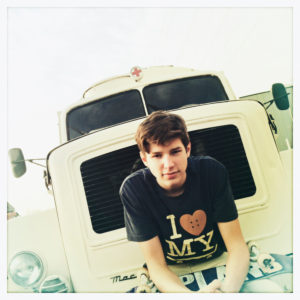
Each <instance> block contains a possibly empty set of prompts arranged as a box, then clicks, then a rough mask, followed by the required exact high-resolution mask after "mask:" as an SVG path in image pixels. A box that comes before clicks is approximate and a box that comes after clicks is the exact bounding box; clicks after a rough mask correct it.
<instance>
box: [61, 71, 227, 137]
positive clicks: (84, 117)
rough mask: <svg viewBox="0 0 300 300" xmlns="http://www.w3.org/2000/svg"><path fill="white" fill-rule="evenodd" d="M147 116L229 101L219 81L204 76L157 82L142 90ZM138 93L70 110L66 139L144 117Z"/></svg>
mask: <svg viewBox="0 0 300 300" xmlns="http://www.w3.org/2000/svg"><path fill="white" fill-rule="evenodd" d="M143 96H144V100H145V103H146V108H147V114H150V113H152V112H153V111H155V110H171V109H177V108H181V107H184V106H188V105H193V104H203V103H208V102H216V101H223V100H228V97H227V95H226V93H225V90H224V88H223V85H222V83H221V81H220V79H219V78H218V77H216V76H212V75H206V76H197V77H188V78H183V79H176V80H172V81H167V82H159V83H155V84H151V85H149V86H146V87H144V89H143ZM145 115H146V112H145V109H144V105H143V100H142V97H141V94H140V92H139V91H138V90H130V91H127V92H123V93H120V94H116V95H112V96H109V97H106V98H102V99H99V100H96V101H94V102H91V103H88V104H86V105H81V106H79V107H76V108H74V109H73V110H71V111H70V112H69V113H68V115H67V134H68V140H70V139H74V138H76V137H78V136H81V135H84V134H86V133H89V132H91V131H92V130H95V129H100V128H104V127H108V126H112V125H116V124H120V123H122V122H125V121H129V120H133V119H137V118H140V117H142V116H145Z"/></svg>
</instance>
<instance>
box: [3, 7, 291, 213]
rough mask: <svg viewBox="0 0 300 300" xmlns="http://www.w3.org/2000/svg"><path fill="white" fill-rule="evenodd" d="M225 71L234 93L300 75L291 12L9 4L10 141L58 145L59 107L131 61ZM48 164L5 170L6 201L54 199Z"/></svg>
mask: <svg viewBox="0 0 300 300" xmlns="http://www.w3.org/2000/svg"><path fill="white" fill-rule="evenodd" d="M170 64H171V65H174V66H183V67H192V68H195V69H199V70H214V71H223V72H224V73H225V76H226V77H227V78H228V80H229V83H230V84H231V86H232V88H233V90H234V92H235V94H236V95H237V96H244V95H249V94H255V93H258V92H262V91H267V90H270V88H271V86H272V84H273V83H275V82H282V83H284V84H285V85H291V84H293V11H292V8H288V7H273V8H272V7H265V8H263V7H261V8H230V7H228V8H221V7H216V8H204V7H193V8H183V7H179V8H172V7H169V8H159V7H157V8H146V7H144V8H129V7H128V8H119V7H115V8H109V7H104V8H103V7H91V8H89V7H77V8H76V7H74V8H72V7H66V8H62V7H61V8H59V7H57V8H47V7H40V8H38V7H10V8H9V9H8V13H7V146H8V148H16V147H18V148H22V150H23V153H24V155H25V158H45V157H46V156H47V153H48V152H49V151H50V150H51V149H53V148H54V147H56V146H58V145H59V134H58V125H57V124H58V118H57V112H58V111H62V110H64V109H65V108H66V107H68V106H69V105H71V104H72V103H74V102H76V101H78V100H80V98H81V96H82V94H83V92H84V91H85V90H86V89H87V88H88V87H89V86H91V85H92V84H94V83H95V82H97V81H100V80H103V79H106V78H108V77H111V76H114V75H121V74H126V73H128V72H129V71H130V69H131V67H133V66H135V65H139V66H141V67H149V66H157V65H170ZM42 174H43V168H41V167H38V166H35V165H32V164H27V173H26V174H25V175H23V177H21V178H14V177H13V175H12V172H11V170H10V168H8V170H7V183H8V185H7V195H8V201H9V202H10V203H11V204H12V205H13V206H14V207H15V208H16V210H17V211H18V212H19V213H20V214H22V215H26V214H30V213H33V212H35V211H37V210H44V209H48V208H50V207H54V201H53V198H52V197H51V196H50V195H49V194H48V193H47V191H46V188H45V186H44V183H43V179H42Z"/></svg>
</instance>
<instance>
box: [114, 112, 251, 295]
mask: <svg viewBox="0 0 300 300" xmlns="http://www.w3.org/2000/svg"><path fill="white" fill-rule="evenodd" d="M136 142H137V144H138V147H139V150H140V157H141V159H142V161H143V163H144V164H145V166H146V167H147V168H144V169H141V170H138V171H136V172H134V173H133V174H131V175H130V176H128V177H127V178H126V179H125V180H124V182H123V184H122V186H121V189H120V197H121V200H122V202H123V205H124V216H125V225H126V230H127V236H128V240H130V241H135V242H139V245H140V247H141V250H142V252H143V254H144V257H145V260H146V263H147V267H148V270H149V273H150V277H151V279H152V280H153V282H154V283H155V285H156V287H157V288H158V289H159V291H161V292H191V291H190V290H189V289H188V288H186V287H185V286H184V284H183V283H182V282H181V280H180V279H179V278H178V277H177V275H176V274H175V273H173V272H172V271H171V270H170V268H169V267H168V264H178V263H185V262H199V261H206V260H208V259H211V258H214V257H217V256H219V255H221V254H222V253H223V252H224V251H226V249H227V251H228V259H227V262H226V278H225V279H224V281H223V282H221V281H219V280H215V281H213V282H212V283H210V284H209V285H208V286H207V287H206V289H204V290H201V292H238V291H239V290H240V288H241V286H242V284H243V282H244V280H245V277H246V274H247V271H248V267H249V252H248V247H247V245H246V244H245V241H244V239H243V236H242V233H241V229H240V225H239V221H238V214H237V210H236V206H235V203H234V200H233V196H232V193H231V188H230V185H229V180H228V174H227V171H226V169H225V167H224V166H223V165H222V164H221V163H219V162H217V161H216V160H215V159H213V158H210V157H208V156H199V157H190V152H191V143H190V140H189V135H188V133H187V128H186V125H185V122H184V120H183V119H182V118H181V117H180V116H178V115H175V114H171V113H168V112H163V111H157V112H154V113H152V114H151V115H150V116H148V117H147V118H146V119H145V120H144V121H143V122H142V123H141V124H140V126H139V128H138V130H137V133H136ZM225 246H226V247H225Z"/></svg>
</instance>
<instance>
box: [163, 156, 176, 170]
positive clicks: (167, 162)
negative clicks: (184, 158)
mask: <svg viewBox="0 0 300 300" xmlns="http://www.w3.org/2000/svg"><path fill="white" fill-rule="evenodd" d="M173 167H174V162H173V159H172V157H171V156H170V155H165V156H164V158H163V168H164V170H170V169H172V168H173Z"/></svg>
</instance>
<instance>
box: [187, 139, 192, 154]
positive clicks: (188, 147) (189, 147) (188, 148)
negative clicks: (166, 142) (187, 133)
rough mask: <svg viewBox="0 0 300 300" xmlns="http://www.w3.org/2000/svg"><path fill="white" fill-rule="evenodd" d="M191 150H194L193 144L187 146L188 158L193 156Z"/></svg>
mask: <svg viewBox="0 0 300 300" xmlns="http://www.w3.org/2000/svg"><path fill="white" fill-rule="evenodd" d="M191 149H192V145H191V142H189V143H188V145H187V146H186V154H187V156H188V157H189V156H190V155H191Z"/></svg>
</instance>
